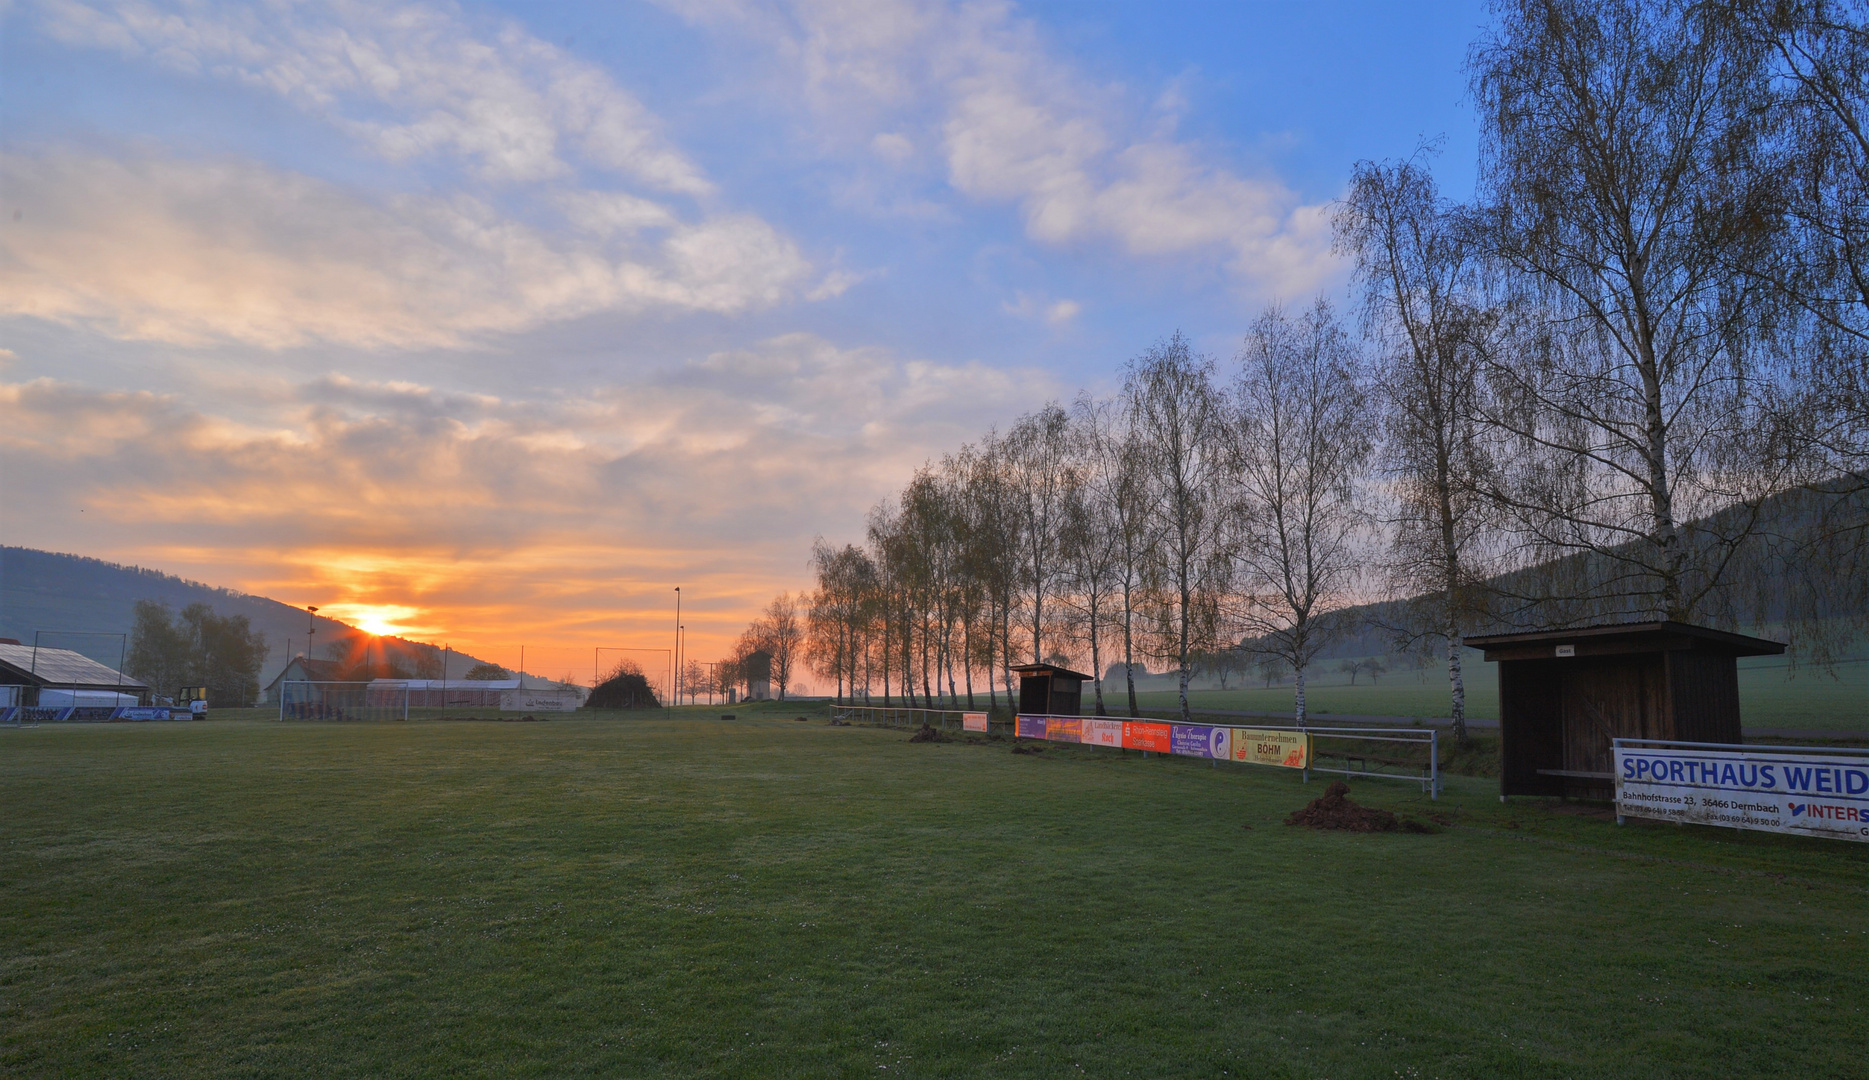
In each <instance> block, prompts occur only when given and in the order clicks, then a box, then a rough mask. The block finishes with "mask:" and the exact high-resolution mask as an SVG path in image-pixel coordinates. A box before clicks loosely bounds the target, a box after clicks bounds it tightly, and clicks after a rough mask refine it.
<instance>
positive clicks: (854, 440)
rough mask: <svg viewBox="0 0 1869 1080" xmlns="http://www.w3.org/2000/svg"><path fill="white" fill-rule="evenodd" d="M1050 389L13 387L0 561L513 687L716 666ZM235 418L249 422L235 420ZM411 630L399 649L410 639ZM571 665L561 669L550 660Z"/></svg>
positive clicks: (733, 363)
mask: <svg viewBox="0 0 1869 1080" xmlns="http://www.w3.org/2000/svg"><path fill="white" fill-rule="evenodd" d="M1048 389H1050V387H1049V386H1048V385H1047V384H1045V383H1044V381H1043V380H1042V379H1040V378H1038V377H1035V376H1030V375H1023V374H1017V373H1015V374H1007V373H1005V372H1000V371H996V370H993V369H986V368H977V367H972V366H952V365H940V364H932V363H926V362H910V361H902V360H899V359H897V358H894V357H892V356H890V355H888V354H887V353H885V352H882V351H879V350H845V349H839V348H837V347H835V346H833V345H831V344H829V343H827V342H825V341H823V340H822V339H818V338H815V337H811V336H809V335H787V336H783V337H780V338H775V339H772V340H770V341H767V342H765V343H763V344H761V345H760V346H758V347H756V348H754V349H748V350H738V351H730V352H723V353H716V354H713V355H710V356H707V357H704V358H701V359H699V360H696V361H694V362H692V363H689V364H683V365H678V366H675V367H672V368H669V369H667V370H664V371H662V372H659V373H654V374H650V375H646V376H644V377H643V378H642V379H640V381H638V382H637V383H636V384H634V385H630V386H607V387H597V388H593V389H592V390H591V391H589V392H587V393H585V394H582V395H575V396H574V395H569V394H565V395H553V396H548V397H542V398H539V399H532V400H502V399H499V398H496V397H493V396H489V395H484V394H463V393H451V392H447V391H442V390H439V389H435V388H430V387H425V386H420V385H416V384H412V383H408V382H384V383H373V382H371V383H366V382H362V381H357V380H352V379H347V378H338V377H326V378H321V379H316V380H313V381H311V382H308V383H303V384H300V385H297V386H291V387H280V388H277V389H275V390H273V391H269V392H268V393H267V394H265V395H260V396H259V397H256V398H255V399H254V400H249V401H245V402H238V401H234V400H232V396H230V397H229V398H228V399H226V400H222V401H220V402H219V409H220V411H217V412H207V411H203V410H202V409H198V408H195V407H193V406H192V405H190V404H188V403H186V402H184V401H183V400H182V399H180V398H178V397H174V396H167V395H159V394H149V393H118V392H104V391H97V390H91V389H88V388H84V387H79V386H74V385H72V384H68V383H63V382H59V381H56V380H51V379H39V380H34V381H31V382H25V383H12V384H8V383H0V469H4V470H6V474H7V475H8V476H9V477H11V478H14V480H16V481H17V482H13V483H10V486H11V488H12V489H13V490H11V491H10V492H9V494H10V497H11V498H13V499H14V500H15V501H16V505H32V506H34V507H36V508H37V512H36V513H35V514H33V515H30V516H14V517H13V518H12V519H11V520H10V521H9V523H8V528H7V536H6V539H7V540H8V541H9V542H12V543H23V544H29V545H32V546H37V547H45V548H51V549H54V550H65V551H76V552H80V553H83V554H89V555H96V556H101V557H106V558H113V559H119V560H122V561H128V562H136V563H140V564H143V565H148V566H154V567H157V568H160V569H163V570H167V571H170V572H173V573H180V574H184V575H186V576H189V577H192V578H197V579H199V580H204V581H208V582H211V583H214V584H220V585H227V586H231V587H237V588H241V589H245V590H247V591H250V592H254V593H258V594H261V595H266V596H272V597H275V598H277V599H279V600H282V601H285V602H287V603H291V604H295V605H301V606H302V605H305V604H317V605H319V607H320V608H321V609H323V610H325V611H327V612H330V613H331V614H333V615H334V616H336V617H339V618H345V617H347V616H346V615H345V613H346V612H349V613H350V617H352V618H354V619H355V620H356V621H363V620H366V619H368V620H375V627H374V628H378V629H381V630H388V631H391V632H400V633H402V634H403V635H404V636H409V637H415V638H420V639H426V640H432V641H436V642H437V643H441V642H446V643H449V644H451V645H453V646H455V647H457V648H460V649H462V650H464V651H470V652H474V653H476V655H482V656H488V657H489V658H494V659H498V660H499V661H500V662H501V663H504V664H507V665H508V666H511V665H513V664H516V663H517V662H518V647H519V646H521V645H524V646H526V647H527V648H528V650H529V651H528V657H529V658H528V661H527V666H528V668H529V669H530V670H533V671H535V672H538V673H544V672H545V671H546V670H548V669H547V668H541V667H538V666H536V665H534V664H533V662H532V659H533V657H532V653H531V650H545V649H551V650H555V651H553V652H551V653H550V654H547V653H540V654H539V655H541V656H546V655H549V658H550V661H551V668H552V669H553V670H552V673H553V674H557V673H559V672H558V671H557V670H555V669H556V668H559V667H562V668H564V669H565V670H568V671H574V672H579V671H584V670H587V669H588V667H589V666H590V663H591V661H590V652H591V650H592V649H593V648H595V647H597V646H619V645H645V646H653V647H657V648H661V647H666V645H667V644H668V642H669V639H670V638H672V636H673V633H674V612H673V608H674V592H673V589H674V586H676V585H680V586H682V588H683V597H684V600H683V622H684V623H685V624H686V626H687V628H688V639H689V648H690V655H692V656H693V657H695V658H697V659H698V658H706V657H712V656H718V655H720V654H721V653H722V652H724V650H725V649H726V648H727V646H728V645H729V644H730V643H731V641H732V639H733V638H734V637H735V636H736V635H737V634H738V632H739V631H740V630H741V629H742V628H743V627H744V626H745V624H746V622H747V620H748V619H749V618H750V617H751V616H752V615H753V614H754V612H755V611H756V610H757V609H758V608H759V607H760V606H762V605H763V604H764V603H765V602H766V601H767V600H768V599H770V597H771V596H772V595H773V594H774V593H775V592H778V591H780V590H796V589H801V588H805V587H807V586H808V585H809V574H808V568H807V566H806V563H805V560H806V555H807V552H808V550H809V547H810V543H811V540H812V538H813V537H814V536H815V535H819V534H823V535H827V536H831V537H834V538H836V537H855V536H857V535H859V534H860V531H861V521H862V514H863V512H864V510H865V509H867V508H868V506H869V505H870V504H871V503H873V502H874V501H875V500H876V499H877V498H880V497H882V496H883V495H884V494H886V493H888V492H890V491H892V490H894V489H895V488H896V487H898V486H899V485H900V483H901V480H902V478H903V477H904V476H906V475H907V474H908V473H909V471H910V470H912V469H913V468H914V467H915V466H916V465H918V464H919V463H920V462H922V461H923V460H925V459H926V458H927V457H928V456H930V455H931V454H935V453H939V452H941V451H943V450H946V449H950V448H951V447H953V446H954V445H955V444H957V443H958V442H960V441H961V440H963V439H966V438H971V437H973V436H975V435H977V434H978V432H979V431H980V430H981V429H982V428H984V427H985V426H986V425H987V424H989V423H991V422H992V421H993V420H994V419H995V417H993V416H991V415H981V414H980V412H979V408H980V406H979V403H980V402H991V403H994V404H995V405H1000V406H1003V407H1005V408H1007V409H1011V408H1015V407H1017V406H1018V405H1019V404H1020V403H1023V402H1029V401H1032V400H1035V399H1038V398H1040V397H1042V396H1043V394H1044V392H1045V391H1046V390H1048ZM236 408H238V409H240V410H241V412H242V415H241V416H240V417H239V418H237V419H236V418H235V417H233V416H231V415H228V414H229V413H231V412H232V411H234V410H235V409H236ZM397 628H401V629H400V630H398V629H397ZM560 654H562V655H560Z"/></svg>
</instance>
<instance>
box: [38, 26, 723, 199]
mask: <svg viewBox="0 0 1869 1080" xmlns="http://www.w3.org/2000/svg"><path fill="white" fill-rule="evenodd" d="M36 6H37V10H38V12H39V15H40V22H41V25H42V27H43V29H44V31H45V32H46V33H47V34H48V35H50V36H51V37H53V38H55V39H57V40H59V41H61V42H64V43H66V44H69V45H75V46H80V47H89V48H99V49H108V50H111V51H114V52H117V53H119V54H121V55H124V56H129V57H136V58H142V59H148V60H151V61H153V62H155V63H158V64H161V65H163V66H165V67H168V68H170V69H172V70H176V71H181V72H185V73H188V74H198V75H204V76H210V77H216V78H224V79H233V80H237V81H240V82H243V83H245V84H247V85H250V86H256V87H261V88H264V89H266V90H269V91H271V92H273V93H276V94H279V95H280V96H282V97H284V98H286V99H287V100H290V101H292V102H294V103H295V104H297V105H298V106H300V107H301V108H303V109H305V110H306V111H308V112H310V113H313V114H315V115H318V116H321V117H323V118H324V119H326V120H327V121H329V122H330V123H332V124H334V125H336V126H337V127H339V128H340V129H342V130H344V131H347V132H349V133H350V134H352V135H354V136H356V137H358V138H359V139H361V140H363V141H364V142H365V143H367V144H368V145H370V146H371V147H372V148H374V149H375V150H376V152H378V153H379V154H381V155H383V156H385V157H387V158H390V159H391V160H403V159H407V158H413V157H426V156H451V157H456V158H461V159H464V160H466V161H467V162H469V163H471V165H472V167H473V168H474V169H475V170H476V171H477V172H478V173H480V174H481V175H482V176H484V177H487V178H489V179H495V180H503V181H536V180H542V179H548V178H553V177H562V176H565V175H568V174H569V173H570V172H571V171H572V165H571V163H570V162H569V161H567V153H571V154H575V155H576V157H577V158H578V159H579V160H581V161H582V162H584V163H586V164H589V165H593V166H596V167H598V168H601V169H606V170H609V171H612V172H615V173H617V174H619V175H622V176H626V177H629V178H631V179H633V180H636V181H638V182H640V183H644V184H647V185H650V186H651V187H654V188H656V189H659V190H663V191H670V192H680V193H687V194H701V193H705V192H708V191H710V190H712V184H711V183H710V182H709V181H708V180H707V178H706V177H705V176H703V175H702V173H701V171H700V169H699V168H698V167H697V166H696V165H695V164H694V162H692V161H690V160H689V159H688V158H687V157H686V156H685V155H684V154H682V153H681V151H679V150H678V149H676V148H675V147H674V146H672V145H671V144H670V143H669V142H668V140H667V139H666V138H665V137H664V136H663V134H662V132H661V127H660V124H659V123H658V121H657V120H656V118H655V117H654V116H653V115H651V114H650V112H649V111H648V110H647V109H645V108H644V107H643V105H642V103H641V102H639V101H638V100H637V99H636V98H635V97H634V96H633V95H631V94H630V93H629V92H628V91H626V90H624V89H623V88H622V87H620V86H618V85H617V84H616V83H615V81H614V80H612V79H611V78H610V76H609V75H607V74H606V73H605V72H603V71H602V70H601V69H599V68H597V67H595V66H593V65H591V64H588V63H585V62H583V61H581V60H578V59H577V58H576V57H574V56H571V55H569V54H567V53H565V52H563V51H562V50H560V49H558V48H557V47H555V46H553V45H551V44H550V43H548V42H544V41H540V40H538V39H537V38H535V37H533V36H531V35H529V34H527V33H526V32H525V31H524V30H523V29H521V28H520V27H519V26H518V25H516V24H514V23H510V22H508V23H502V24H499V25H497V26H476V25H474V24H472V23H471V22H470V20H468V19H467V18H465V17H464V16H463V15H462V14H461V12H460V11H459V10H458V9H456V8H454V7H453V6H451V5H442V6H435V5H427V4H413V3H372V2H360V0H322V2H313V3H285V2H281V0H271V2H265V3H256V4H243V3H212V2H199V0H195V2H184V3H179V4H171V5H161V4H156V3H150V2H148V0H114V2H113V0H39V3H38V4H37V5H36Z"/></svg>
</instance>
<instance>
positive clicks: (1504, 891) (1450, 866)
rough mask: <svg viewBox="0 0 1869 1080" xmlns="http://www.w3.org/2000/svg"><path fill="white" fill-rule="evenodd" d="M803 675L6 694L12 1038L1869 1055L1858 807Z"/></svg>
mask: <svg viewBox="0 0 1869 1080" xmlns="http://www.w3.org/2000/svg"><path fill="white" fill-rule="evenodd" d="M715 711H716V712H718V710H715ZM795 711H796V710H795V709H793V708H787V709H785V710H784V713H783V714H781V713H780V711H779V710H778V708H776V707H767V708H764V709H761V710H758V711H754V710H748V709H746V708H745V707H744V706H742V707H741V708H740V709H739V710H738V715H739V716H740V719H738V720H736V721H733V722H721V721H719V720H701V719H678V720H675V721H668V720H663V719H632V720H608V721H606V720H591V719H561V720H555V721H552V722H549V723H536V724H497V723H408V724H376V725H371V724H346V725H336V724H317V725H313V724H285V725H281V724H266V723H258V722H227V723H206V724H199V723H197V724H146V725H110V726H104V725H97V726H69V727H61V726H50V725H48V726H46V727H42V728H39V729H33V730H15V731H6V732H0V793H3V794H4V798H5V813H4V815H0V853H3V854H0V945H3V946H4V947H3V948H0V1073H4V1074H5V1075H8V1076H35V1077H36V1076H320V1077H346V1076H368V1077H378V1076H384V1077H400V1076H501V1077H506V1076H651V1077H682V1076H730V1077H739V1076H799V1077H807V1076H811V1077H815V1076H878V1075H887V1076H893V1075H906V1076H989V1077H991V1076H1033V1077H1041V1076H1042V1077H1057V1076H1069V1075H1088V1076H1110V1077H1114V1076H1138V1077H1141V1076H1226V1075H1238V1076H1258V1077H1306V1078H1310V1077H1335V1078H1345V1077H1395V1076H1409V1077H1416V1076H1419V1077H1498V1076H1511V1077H1625V1076H1626V1077H1643V1078H1650V1077H1702V1076H1704V1077H1733V1076H1761V1077H1763V1076H1798V1077H1812V1076H1839V1077H1840V1076H1861V1075H1864V1068H1865V1067H1864V1058H1863V1047H1864V1045H1865V1041H1866V1040H1869V942H1866V941H1865V932H1866V931H1869V923H1866V922H1865V919H1864V912H1865V910H1869V874H1865V871H1866V870H1869V851H1866V850H1865V847H1864V846H1862V845H1853V844H1842V843H1834V842H1830V843H1826V842H1822V841H1815V840H1808V839H1803V838H1789V837H1777V836H1768V835H1762V834H1746V835H1743V836H1740V835H1734V834H1731V833H1725V832H1720V831H1715V830H1709V829H1700V828H1696V827H1688V828H1677V827H1666V826H1650V825H1631V826H1629V827H1626V828H1617V827H1616V826H1615V825H1614V824H1612V823H1609V822H1606V821H1603V820H1598V819H1595V818H1592V817H1587V816H1578V815H1575V814H1567V813H1557V812H1554V810H1553V809H1552V808H1549V807H1547V806H1546V805H1544V804H1540V803H1529V802H1527V803H1514V804H1512V805H1509V806H1502V805H1500V804H1499V803H1498V801H1497V799H1496V797H1495V796H1494V795H1493V792H1494V791H1495V790H1496V788H1495V787H1494V786H1493V784H1492V783H1491V782H1488V781H1483V780H1469V779H1464V778H1455V779H1454V780H1453V782H1452V791H1451V793H1450V795H1449V796H1448V797H1447V798H1444V799H1443V800H1442V802H1441V803H1440V804H1439V805H1438V806H1436V807H1433V809H1435V810H1437V811H1443V812H1446V813H1448V814H1451V815H1452V818H1453V820H1454V822H1455V824H1454V825H1452V826H1451V827H1449V828H1447V829H1445V830H1444V831H1442V832H1440V833H1438V834H1435V835H1401V834H1382V835H1352V834H1344V833H1319V832H1312V831H1310V830H1301V829H1296V828H1290V827H1287V826H1284V825H1282V824H1280V821H1281V819H1282V818H1283V816H1284V815H1285V814H1286V813H1288V812H1290V811H1291V810H1293V809H1296V808H1297V807H1299V806H1301V805H1303V803H1304V802H1305V801H1306V800H1308V799H1309V798H1311V797H1313V796H1315V795H1317V794H1318V793H1319V788H1318V786H1316V785H1312V786H1310V787H1304V786H1301V785H1300V784H1299V783H1298V778H1297V777H1296V776H1294V775H1291V774H1288V773H1284V772H1280V771H1275V770H1264V769H1252V768H1247V767H1219V768H1215V767H1210V766H1209V765H1207V764H1205V763H1200V762H1194V761H1189V760H1180V759H1164V758H1160V757H1154V758H1148V759H1144V758H1141V757H1139V756H1136V755H1133V754H1130V755H1119V754H1117V753H1113V752H1109V751H1095V750H1091V749H1088V748H1075V747H1067V748H1058V747H1053V748H1051V749H1049V750H1048V751H1047V752H1046V753H1044V754H1042V755H1037V756H1021V755H1013V754H1009V753H1007V747H1006V744H1004V743H991V744H983V745H967V744H964V743H947V744H933V745H915V744H910V743H908V742H907V741H906V739H905V736H904V734H903V733H902V732H899V731H887V730H879V729H869V728H831V727H826V726H823V724H822V723H821V722H818V721H814V722H812V723H796V722H791V721H786V720H780V719H776V718H773V717H776V716H777V715H790V714H793V713H794V712H795ZM762 717H763V718H762ZM1355 795H1356V797H1357V798H1359V799H1360V800H1362V801H1365V802H1369V803H1372V804H1375V805H1379V806H1386V807H1389V808H1391V809H1395V810H1397V811H1398V812H1404V813H1410V814H1414V815H1416V816H1417V817H1420V816H1422V815H1424V814H1426V813H1428V812H1429V811H1430V809H1431V807H1430V804H1428V803H1427V802H1426V801H1425V800H1424V799H1423V798H1421V797H1420V796H1419V795H1417V794H1415V793H1414V792H1413V791H1412V790H1411V789H1409V788H1407V787H1404V786H1401V785H1391V786H1386V787H1385V786H1379V785H1377V784H1374V783H1370V784H1362V785H1358V787H1357V789H1356V792H1355Z"/></svg>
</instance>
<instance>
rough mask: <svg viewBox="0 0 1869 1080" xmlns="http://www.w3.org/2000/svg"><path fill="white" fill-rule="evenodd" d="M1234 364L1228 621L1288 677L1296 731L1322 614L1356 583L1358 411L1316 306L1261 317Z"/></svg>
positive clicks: (1322, 628)
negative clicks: (1233, 588)
mask: <svg viewBox="0 0 1869 1080" xmlns="http://www.w3.org/2000/svg"><path fill="white" fill-rule="evenodd" d="M1238 366H1239V372H1238V376H1237V378H1236V380H1235V382H1234V384H1233V393H1232V402H1231V404H1232V410H1231V421H1232V435H1233V439H1232V449H1233V453H1234V458H1233V470H1232V475H1233V481H1234V485H1235V487H1234V490H1233V499H1232V500H1231V502H1232V507H1231V508H1232V519H1233V524H1234V529H1235V530H1236V531H1235V537H1234V540H1233V543H1232V544H1231V547H1230V549H1231V554H1232V558H1233V560H1234V561H1235V564H1236V575H1235V580H1236V583H1237V586H1238V588H1239V590H1240V595H1239V597H1238V601H1237V602H1238V603H1239V608H1238V610H1237V616H1238V618H1239V620H1240V623H1241V625H1242V626H1243V627H1244V629H1245V631H1246V633H1247V634H1248V635H1249V636H1250V638H1251V639H1252V645H1251V647H1252V649H1253V650H1254V651H1256V652H1258V653H1261V654H1264V655H1269V656H1274V657H1277V658H1278V659H1279V660H1281V661H1283V662H1284V663H1285V664H1287V665H1289V666H1290V668H1291V669H1292V671H1293V672H1294V673H1295V675H1296V690H1295V693H1294V697H1293V705H1294V715H1295V717H1296V719H1297V723H1298V725H1299V726H1301V727H1302V726H1303V725H1304V723H1305V718H1306V711H1305V671H1306V669H1307V668H1308V667H1309V666H1310V664H1311V662H1312V661H1313V660H1314V659H1316V657H1317V654H1318V652H1319V651H1320V650H1321V649H1322V648H1323V647H1324V646H1325V645H1327V644H1329V642H1330V639H1331V637H1332V636H1333V634H1334V633H1335V632H1337V630H1338V629H1339V626H1338V624H1337V623H1336V621H1335V620H1333V619H1331V618H1330V617H1329V612H1330V610H1331V609H1332V608H1333V607H1336V606H1340V605H1343V604H1344V603H1346V602H1347V601H1348V599H1349V595H1350V589H1351V587H1352V586H1353V585H1354V583H1355V580H1356V570H1357V566H1356V558H1355V555H1356V552H1355V543H1356V540H1357V538H1358V534H1359V533H1360V532H1361V530H1362V528H1363V525H1364V521H1365V517H1364V515H1363V513H1362V511H1361V509H1360V507H1359V506H1358V490H1357V488H1358V484H1359V482H1360V481H1361V480H1362V474H1363V469H1364V467H1365V465H1366V464H1367V462H1368V460H1369V455H1370V452H1371V449H1372V443H1371V439H1370V431H1369V428H1370V424H1369V416H1368V410H1367V407H1366V399H1365V396H1364V392H1363V387H1362V385H1361V381H1362V380H1361V378H1360V372H1359V370H1358V363H1357V357H1356V352H1355V350H1354V348H1353V347H1352V345H1351V343H1350V339H1349V335H1348V334H1347V333H1345V332H1344V329H1343V327H1342V325H1341V324H1339V323H1338V321H1337V318H1336V314H1335V313H1334V312H1333V311H1332V310H1331V307H1330V305H1329V304H1328V303H1327V302H1325V301H1324V300H1322V299H1319V300H1318V301H1317V302H1316V304H1315V305H1313V306H1312V308H1311V309H1310V310H1309V311H1307V312H1306V313H1305V314H1303V315H1302V316H1299V317H1298V318H1295V319H1294V318H1290V317H1288V316H1287V315H1286V314H1285V312H1284V311H1283V310H1282V309H1280V308H1278V307H1272V308H1269V309H1267V310H1266V312H1265V313H1264V314H1263V315H1261V316H1260V317H1259V318H1258V320H1256V321H1255V322H1254V323H1253V327H1252V330H1251V332H1250V333H1249V334H1248V335H1247V337H1246V343H1245V346H1244V347H1243V349H1242V350H1241V352H1240V356H1239V361H1238Z"/></svg>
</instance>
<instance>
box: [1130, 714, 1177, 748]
mask: <svg viewBox="0 0 1869 1080" xmlns="http://www.w3.org/2000/svg"><path fill="white" fill-rule="evenodd" d="M1123 746H1124V747H1125V748H1127V749H1130V750H1154V751H1156V752H1157V753H1162V754H1166V753H1168V752H1170V751H1171V750H1172V749H1173V748H1174V727H1173V726H1172V725H1169V724H1146V723H1143V722H1141V721H1139V720H1125V721H1123Z"/></svg>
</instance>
